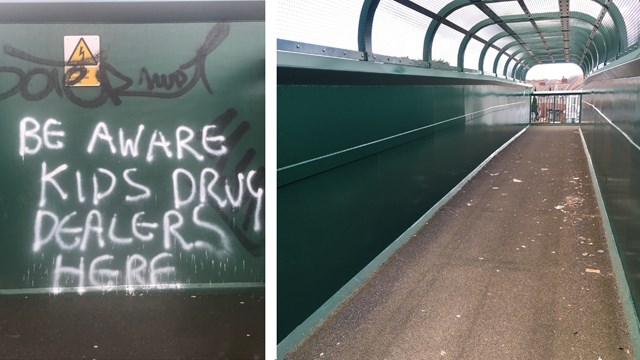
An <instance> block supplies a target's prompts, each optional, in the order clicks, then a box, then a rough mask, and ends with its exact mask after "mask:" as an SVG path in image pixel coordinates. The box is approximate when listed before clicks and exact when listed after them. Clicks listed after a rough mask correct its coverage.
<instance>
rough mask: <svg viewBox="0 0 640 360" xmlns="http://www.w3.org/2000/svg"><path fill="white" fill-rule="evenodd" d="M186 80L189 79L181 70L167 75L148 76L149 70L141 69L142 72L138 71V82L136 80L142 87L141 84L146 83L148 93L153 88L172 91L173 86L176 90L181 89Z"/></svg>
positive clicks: (155, 74)
mask: <svg viewBox="0 0 640 360" xmlns="http://www.w3.org/2000/svg"><path fill="white" fill-rule="evenodd" d="M188 79H189V77H188V76H187V74H186V73H185V72H184V71H182V70H176V71H175V72H173V73H171V74H169V75H166V74H158V73H154V74H153V75H149V70H147V69H146V68H142V70H140V80H138V85H142V83H143V82H144V83H146V84H147V90H149V91H153V90H154V89H155V88H159V89H165V90H172V89H173V87H174V85H175V86H176V87H177V88H178V89H181V88H182V86H184V84H185V83H186V82H187V80H188Z"/></svg>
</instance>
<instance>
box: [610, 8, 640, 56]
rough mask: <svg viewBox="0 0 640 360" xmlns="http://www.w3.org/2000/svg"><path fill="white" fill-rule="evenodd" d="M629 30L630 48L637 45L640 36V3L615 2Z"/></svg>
mask: <svg viewBox="0 0 640 360" xmlns="http://www.w3.org/2000/svg"><path fill="white" fill-rule="evenodd" d="M613 3H614V5H616V6H617V7H618V10H620V13H621V14H622V18H623V20H624V23H625V25H626V28H627V39H628V43H629V46H631V45H636V44H637V43H638V40H639V34H640V2H638V1H637V0H615V1H613Z"/></svg>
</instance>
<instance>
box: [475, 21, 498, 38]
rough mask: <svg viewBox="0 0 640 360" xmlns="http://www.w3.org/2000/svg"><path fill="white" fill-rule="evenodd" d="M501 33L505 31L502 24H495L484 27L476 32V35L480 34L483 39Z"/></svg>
mask: <svg viewBox="0 0 640 360" xmlns="http://www.w3.org/2000/svg"><path fill="white" fill-rule="evenodd" d="M500 33H504V29H502V28H501V27H500V25H497V24H493V25H489V26H485V27H483V28H482V29H480V30H479V31H478V32H477V33H476V35H478V36H479V37H481V38H482V39H485V40H489V39H491V38H492V37H494V36H495V35H498V34H500Z"/></svg>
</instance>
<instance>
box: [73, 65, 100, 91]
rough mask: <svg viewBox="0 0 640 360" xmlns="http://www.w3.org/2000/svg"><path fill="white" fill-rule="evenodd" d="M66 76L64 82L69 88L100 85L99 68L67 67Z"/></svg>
mask: <svg viewBox="0 0 640 360" xmlns="http://www.w3.org/2000/svg"><path fill="white" fill-rule="evenodd" d="M64 74H65V76H64V80H65V84H67V86H97V85H100V80H98V67H97V66H65V67H64Z"/></svg>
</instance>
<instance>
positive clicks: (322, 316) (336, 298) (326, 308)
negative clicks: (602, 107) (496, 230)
mask: <svg viewBox="0 0 640 360" xmlns="http://www.w3.org/2000/svg"><path fill="white" fill-rule="evenodd" d="M528 128H529V126H528V125H527V127H525V128H524V129H522V130H520V131H519V132H518V133H517V134H516V135H514V136H513V137H512V138H511V139H509V140H508V141H507V142H505V143H504V144H502V146H500V147H499V148H498V149H497V150H496V151H494V152H493V153H492V154H491V155H489V157H487V158H486V159H485V160H484V161H483V162H481V163H480V165H478V166H477V167H476V168H475V169H473V170H472V171H471V172H470V173H469V175H467V176H466V177H465V178H464V179H462V181H460V182H459V183H458V184H457V185H456V186H455V187H454V188H453V189H451V190H450V191H449V192H448V193H447V194H446V195H445V196H444V197H443V198H442V199H440V201H438V202H437V203H436V204H435V205H433V206H432V207H431V208H430V209H429V211H427V212H426V213H425V214H424V215H422V216H421V217H420V218H419V219H418V220H417V221H416V222H415V223H413V225H411V226H410V227H409V228H408V229H407V230H405V231H404V232H403V233H402V234H401V235H400V236H399V237H398V238H397V239H395V240H394V241H393V242H392V243H391V244H389V246H387V247H386V248H385V249H384V250H383V251H382V252H381V253H380V254H378V256H376V257H375V258H374V259H373V260H371V262H369V264H367V266H365V267H364V268H363V269H362V270H360V272H358V273H357V274H356V275H355V276H354V277H353V278H351V280H349V281H348V282H347V283H346V284H345V285H344V286H342V287H341V288H340V289H339V290H338V291H337V292H336V293H335V294H333V295H332V296H331V297H330V298H329V300H327V301H325V303H324V304H322V305H321V306H320V307H319V308H318V309H317V310H316V311H314V312H313V314H311V316H309V317H308V318H307V319H306V320H305V321H304V322H302V324H300V325H298V326H297V327H296V328H295V329H294V330H293V331H292V332H291V333H289V335H287V337H285V338H284V339H282V341H281V342H280V343H279V344H278V359H284V357H285V356H286V355H287V354H288V353H289V352H291V351H292V350H293V349H294V348H296V347H297V346H298V345H300V344H301V343H302V341H304V339H305V338H306V337H307V336H309V335H311V333H312V332H313V331H314V330H315V329H316V328H317V327H318V326H319V325H320V324H322V323H323V322H324V321H325V320H326V319H327V318H328V316H329V314H331V313H332V312H333V311H334V310H335V309H337V308H338V306H340V305H341V304H342V303H343V302H344V301H345V300H346V299H347V298H349V296H351V295H352V294H354V293H355V292H356V291H357V290H358V288H360V286H361V285H362V284H363V283H364V282H365V281H366V280H367V279H368V278H369V277H370V276H371V275H372V274H373V273H375V272H376V271H377V270H378V269H379V268H380V267H381V266H382V264H384V262H385V261H386V260H387V259H389V258H390V257H391V255H393V254H394V253H395V252H396V251H397V250H398V249H399V248H400V247H401V246H402V245H404V244H405V243H407V242H408V241H409V240H410V239H411V238H412V237H413V235H414V234H415V233H416V232H417V231H418V230H420V228H421V227H422V226H424V224H426V223H427V222H428V221H429V220H430V219H431V217H433V215H435V213H436V212H438V210H440V208H441V207H442V206H443V205H444V204H446V203H447V202H448V201H449V200H451V198H452V197H453V196H454V195H456V194H457V193H458V191H460V189H462V187H463V186H464V185H465V184H466V183H468V182H469V180H471V179H472V178H473V177H474V176H475V175H476V174H478V173H479V172H480V170H482V168H484V167H485V166H486V165H487V164H488V163H489V161H491V160H492V159H493V158H494V157H495V156H496V155H498V154H499V153H500V152H501V151H502V150H504V149H505V148H506V147H507V146H508V145H509V144H511V143H512V142H513V141H514V140H515V139H517V138H518V137H519V136H520V135H522V134H523V133H524V132H525V131H526V130H527V129H528Z"/></svg>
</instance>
